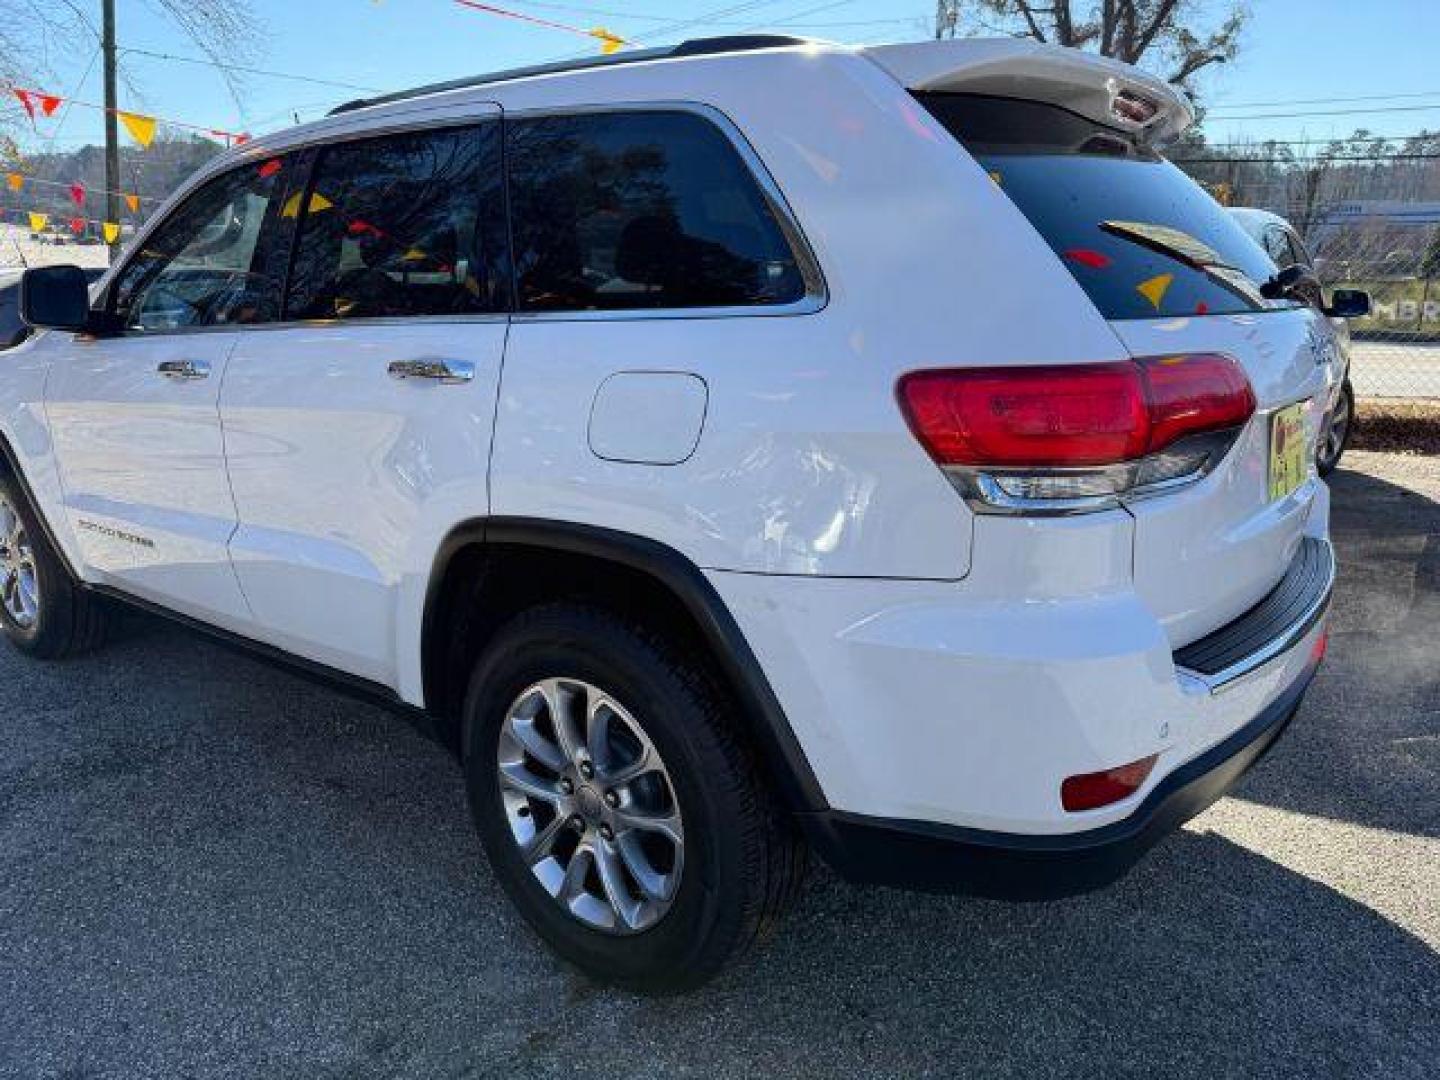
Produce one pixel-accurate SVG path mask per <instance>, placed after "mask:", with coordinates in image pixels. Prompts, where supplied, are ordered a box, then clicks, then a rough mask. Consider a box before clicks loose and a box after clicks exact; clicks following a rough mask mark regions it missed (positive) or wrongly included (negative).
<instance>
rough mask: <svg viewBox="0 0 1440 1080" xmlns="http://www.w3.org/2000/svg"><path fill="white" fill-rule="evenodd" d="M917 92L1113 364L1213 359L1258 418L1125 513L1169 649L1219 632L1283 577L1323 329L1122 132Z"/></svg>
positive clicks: (1163, 164)
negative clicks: (1244, 388)
mask: <svg viewBox="0 0 1440 1080" xmlns="http://www.w3.org/2000/svg"><path fill="white" fill-rule="evenodd" d="M919 96H920V99H921V101H922V102H923V103H924V104H925V105H926V107H927V108H928V109H929V110H930V111H931V113H932V114H933V115H934V116H935V117H936V118H937V119H939V120H940V121H941V123H943V124H944V125H945V127H946V128H947V130H949V131H950V132H951V133H952V134H954V135H955V136H956V137H957V138H959V139H960V141H961V142H962V143H963V144H964V145H965V146H966V148H967V149H968V150H970V152H971V153H972V154H973V155H974V156H975V157H976V159H977V160H978V161H979V162H980V164H981V165H982V166H983V167H984V168H985V169H986V170H987V171H988V172H989V174H990V176H991V178H992V179H993V180H994V182H995V183H996V184H997V185H999V186H1000V187H1001V189H1002V190H1004V191H1005V193H1006V194H1007V195H1008V196H1009V197H1010V198H1011V200H1012V201H1013V202H1014V203H1015V204H1016V205H1017V206H1018V207H1019V208H1020V210H1021V211H1022V212H1023V213H1024V214H1025V216H1026V217H1027V218H1028V219H1029V221H1030V223H1031V225H1033V226H1034V227H1035V229H1036V230H1037V231H1038V232H1039V233H1040V234H1041V236H1042V237H1044V239H1045V240H1046V241H1047V242H1048V243H1049V244H1050V246H1051V248H1052V249H1053V250H1054V252H1055V256H1056V258H1057V259H1059V260H1060V261H1061V262H1062V263H1063V264H1064V265H1065V267H1066V268H1067V270H1069V271H1070V273H1071V274H1073V276H1074V277H1075V279H1076V281H1077V282H1078V283H1079V284H1080V285H1081V287H1082V288H1084V290H1085V292H1086V293H1087V295H1088V296H1089V297H1090V299H1091V301H1092V302H1093V303H1094V304H1095V306H1096V308H1097V309H1098V310H1099V311H1100V313H1101V314H1102V315H1103V316H1104V317H1105V318H1106V319H1107V320H1108V321H1109V323H1110V326H1111V328H1112V330H1113V331H1114V333H1115V335H1116V338H1117V353H1118V354H1119V355H1122V356H1123V355H1124V354H1126V353H1128V354H1129V355H1130V356H1132V357H1136V358H1140V357H1180V356H1185V355H1188V354H1206V353H1210V354H1223V355H1225V356H1229V357H1232V358H1233V359H1235V360H1236V361H1238V362H1239V364H1240V365H1241V367H1242V368H1243V369H1244V371H1245V373H1246V375H1247V377H1248V378H1249V380H1250V383H1251V386H1252V388H1253V389H1254V392H1255V397H1256V400H1257V404H1258V410H1257V413H1256V415H1255V416H1254V417H1253V418H1252V419H1251V420H1250V422H1249V423H1248V424H1247V425H1246V427H1245V429H1244V430H1243V432H1242V433H1241V434H1240V436H1239V438H1238V439H1237V441H1236V442H1235V444H1234V446H1233V447H1232V448H1231V450H1230V451H1229V453H1228V454H1227V455H1226V456H1225V457H1224V459H1223V460H1222V461H1221V462H1220V463H1219V464H1218V465H1217V466H1215V467H1214V469H1213V471H1212V472H1211V473H1210V474H1209V475H1208V476H1206V477H1205V478H1204V479H1202V480H1200V481H1199V482H1198V483H1194V484H1192V485H1190V486H1186V487H1184V488H1182V489H1180V490H1176V491H1171V492H1163V493H1160V494H1157V495H1153V496H1151V497H1148V498H1144V499H1136V500H1133V501H1131V502H1129V503H1128V504H1127V509H1128V510H1129V512H1130V513H1131V515H1132V516H1133V517H1134V519H1135V523H1136V524H1135V541H1134V545H1135V546H1134V574H1135V586H1136V589H1137V591H1138V592H1139V594H1140V595H1141V596H1142V597H1143V598H1144V599H1145V600H1146V602H1147V603H1148V604H1149V605H1150V607H1151V608H1152V610H1153V611H1154V613H1155V614H1156V616H1157V617H1158V618H1159V619H1160V620H1161V621H1162V622H1163V623H1164V624H1165V626H1166V628H1167V630H1168V632H1169V634H1170V636H1171V638H1172V640H1173V641H1174V642H1175V643H1176V644H1177V645H1180V644H1185V643H1187V642H1189V641H1191V640H1194V639H1195V638H1197V637H1200V636H1202V635H1204V634H1206V633H1208V632H1209V631H1210V630H1213V629H1215V628H1216V627H1218V626H1220V625H1223V624H1224V623H1226V622H1228V621H1230V620H1231V619H1233V618H1235V617H1236V616H1237V615H1239V614H1241V613H1242V612H1244V611H1245V610H1246V609H1247V608H1249V607H1250V606H1251V605H1253V604H1254V603H1255V602H1256V601H1258V600H1259V599H1260V598H1261V597H1263V596H1264V595H1265V593H1266V592H1268V591H1269V590H1270V589H1271V588H1273V587H1274V585H1275V584H1276V582H1278V581H1279V580H1280V578H1281V577H1282V576H1283V574H1284V573H1285V570H1286V568H1287V567H1288V566H1289V564H1290V561H1291V559H1292V558H1293V557H1294V554H1295V552H1296V549H1297V548H1298V546H1299V543H1300V539H1301V536H1302V535H1303V532H1304V530H1305V527H1306V522H1307V519H1308V517H1309V513H1310V508H1311V504H1312V502H1313V501H1314V500H1315V498H1316V496H1317V493H1318V487H1319V481H1318V480H1317V479H1316V478H1315V476H1314V470H1313V466H1312V464H1311V463H1312V461H1313V452H1314V446H1315V438H1316V433H1317V431H1318V427H1319V421H1320V418H1321V417H1322V416H1323V413H1324V409H1325V403H1326V388H1327V377H1328V376H1327V369H1326V364H1325V359H1326V357H1327V356H1328V355H1329V354H1330V352H1331V351H1333V350H1332V349H1331V347H1330V340H1331V338H1330V335H1331V330H1330V328H1329V326H1328V324H1327V322H1326V320H1325V319H1324V318H1323V317H1322V316H1321V315H1320V314H1319V312H1317V311H1316V310H1315V309H1314V308H1313V307H1310V306H1308V305H1307V304H1305V303H1304V302H1303V301H1302V300H1300V299H1291V298H1282V299H1267V298H1266V296H1265V295H1264V294H1265V293H1266V292H1269V291H1271V290H1269V289H1265V288H1264V286H1265V284H1266V283H1267V282H1269V281H1270V279H1271V278H1273V276H1274V275H1275V274H1276V273H1277V271H1278V269H1279V267H1278V266H1277V264H1276V262H1275V261H1274V260H1272V259H1271V258H1269V257H1268V256H1267V255H1266V253H1265V251H1264V250H1262V248H1261V247H1260V246H1259V245H1257V244H1256V243H1254V242H1253V241H1252V240H1251V238H1250V237H1249V236H1248V235H1246V233H1245V232H1244V231H1243V229H1242V228H1241V227H1240V226H1239V225H1238V224H1237V223H1236V222H1235V221H1234V219H1233V218H1232V217H1231V216H1230V215H1229V214H1228V213H1227V212H1226V211H1225V210H1224V209H1223V208H1222V207H1221V206H1220V205H1219V204H1218V203H1216V202H1215V200H1214V199H1213V198H1211V197H1210V196H1209V195H1208V194H1206V193H1205V192H1204V191H1203V190H1202V189H1201V188H1200V187H1199V186H1198V185H1196V184H1195V183H1194V182H1193V181H1191V180H1190V179H1189V178H1188V177H1186V176H1185V175H1184V174H1183V173H1181V172H1180V171H1179V170H1178V169H1177V168H1176V167H1175V166H1174V165H1172V164H1170V163H1169V162H1167V161H1165V160H1164V159H1163V158H1161V157H1160V156H1159V155H1158V154H1156V153H1155V152H1154V151H1152V150H1150V149H1149V148H1148V147H1146V146H1145V145H1144V144H1143V143H1142V142H1140V141H1138V140H1137V139H1136V138H1135V137H1134V136H1133V135H1130V134H1127V133H1126V132H1124V131H1122V130H1119V129H1117V128H1111V127H1108V126H1106V125H1102V124H1100V123H1097V122H1096V121H1094V120H1092V119H1088V118H1085V117H1082V116H1080V115H1078V114H1076V113H1074V112H1071V111H1068V110H1066V109H1064V108H1061V107H1059V106H1056V105H1050V104H1043V103H1038V102H1031V101H1020V100H1014V99H1008V98H997V97H988V96H978V95H968V94H921V95H919ZM1038 314H1039V313H1037V315H1038Z"/></svg>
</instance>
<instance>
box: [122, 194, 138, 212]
mask: <svg viewBox="0 0 1440 1080" xmlns="http://www.w3.org/2000/svg"><path fill="white" fill-rule="evenodd" d="M125 205H126V206H128V207H129V208H130V212H131V213H132V214H138V213H139V212H140V196H139V195H126V196H125Z"/></svg>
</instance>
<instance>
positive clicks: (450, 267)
mask: <svg viewBox="0 0 1440 1080" xmlns="http://www.w3.org/2000/svg"><path fill="white" fill-rule="evenodd" d="M498 128H499V125H498V124H495V123H486V124H482V125H479V126H476V127H468V128H457V129H448V130H443V131H419V132H406V133H404V134H399V135H389V136H385V137H383V138H375V139H366V140H363V141H360V142H354V143H343V144H340V145H336V146H327V147H324V148H322V149H321V151H320V154H319V158H318V159H317V161H316V163H315V169H314V172H313V174H312V176H311V179H310V184H309V186H308V188H307V189H306V190H304V191H299V192H295V193H293V194H291V195H290V197H289V198H288V199H287V200H286V204H285V206H284V208H283V209H282V210H281V214H282V216H284V217H296V216H299V217H300V232H299V236H298V237H297V239H296V244H295V256H294V263H293V265H292V268H291V273H290V287H289V293H288V295H287V296H286V302H285V317H286V318H287V319H360V318H401V317H413V316H423V315H465V314H478V313H485V312H492V311H500V310H504V309H505V307H506V306H507V292H506V288H507V278H508V273H507V271H506V267H505V261H504V257H503V253H504V248H505V243H504V239H505V238H504V199H503V195H502V192H501V186H500V185H501V172H500V134H499V130H498Z"/></svg>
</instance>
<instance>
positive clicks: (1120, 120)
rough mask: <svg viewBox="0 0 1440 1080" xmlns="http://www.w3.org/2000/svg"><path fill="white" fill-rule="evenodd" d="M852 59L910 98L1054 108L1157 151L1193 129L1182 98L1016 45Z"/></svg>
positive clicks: (1151, 82)
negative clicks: (878, 70) (936, 96)
mask: <svg viewBox="0 0 1440 1080" xmlns="http://www.w3.org/2000/svg"><path fill="white" fill-rule="evenodd" d="M860 52H861V53H862V54H863V55H865V56H866V57H868V58H869V59H870V60H872V61H874V62H875V63H876V64H878V65H880V67H882V68H884V69H885V70H886V71H887V72H889V73H890V75H891V76H893V77H894V78H895V79H897V80H898V81H899V82H900V83H902V84H903V85H904V86H905V88H906V89H907V90H910V91H912V92H916V93H919V92H922V91H923V92H929V93H952V94H990V95H993V96H995V97H1010V98H1021V99H1024V100H1026V101H1040V102H1044V103H1046V104H1050V105H1060V106H1062V107H1064V108H1066V109H1069V110H1070V111H1072V112H1076V113H1079V114H1080V115H1081V116H1084V117H1088V118H1089V119H1091V120H1095V121H1096V122H1098V123H1102V124H1106V125H1108V126H1110V127H1118V128H1121V129H1124V130H1126V131H1129V132H1131V133H1133V134H1135V135H1136V136H1138V137H1140V138H1141V139H1142V140H1143V141H1145V142H1146V143H1149V144H1151V145H1155V146H1159V145H1164V144H1165V143H1168V142H1172V141H1174V140H1175V139H1176V138H1177V137H1179V135H1180V134H1181V133H1182V132H1183V131H1184V130H1185V129H1186V128H1188V127H1189V126H1190V125H1191V124H1192V123H1194V122H1195V109H1194V107H1193V106H1192V105H1191V104H1190V99H1189V98H1188V97H1186V96H1185V94H1184V92H1183V91H1181V90H1179V89H1177V88H1176V87H1174V86H1171V85H1170V84H1169V83H1166V82H1163V81H1161V80H1160V79H1157V78H1155V76H1153V75H1148V74H1146V73H1145V72H1143V71H1141V70H1140V69H1139V68H1136V67H1132V66H1131V65H1129V64H1122V63H1120V62H1119V61H1118V60H1111V59H1109V58H1108V57H1104V56H1096V55H1095V54H1094V53H1087V52H1081V51H1080V50H1079V49H1065V48H1061V47H1059V46H1056V45H1043V44H1041V43H1040V42H1038V41H1029V40H1025V39H1019V38H1001V39H997V40H968V41H966V40H956V41H922V42H914V43H911V44H906V45H875V46H871V47H869V48H865V49H861V50H860Z"/></svg>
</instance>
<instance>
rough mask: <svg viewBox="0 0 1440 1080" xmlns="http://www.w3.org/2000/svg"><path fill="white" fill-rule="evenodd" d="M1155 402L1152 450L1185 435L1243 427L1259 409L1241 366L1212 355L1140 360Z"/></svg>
mask: <svg viewBox="0 0 1440 1080" xmlns="http://www.w3.org/2000/svg"><path fill="white" fill-rule="evenodd" d="M1139 366H1140V370H1141V371H1142V372H1143V373H1144V375H1145V390H1146V394H1145V396H1146V398H1147V399H1148V400H1149V406H1150V440H1149V446H1148V447H1147V448H1146V452H1147V453H1151V454H1153V453H1155V452H1156V451H1158V450H1163V449H1164V448H1165V447H1167V446H1169V445H1171V444H1172V443H1174V442H1176V441H1178V440H1180V439H1183V438H1184V437H1185V436H1186V435H1195V434H1198V433H1200V432H1202V431H1221V430H1224V429H1225V428H1235V427H1239V426H1240V425H1241V424H1243V423H1245V421H1246V420H1249V419H1250V417H1251V415H1252V414H1253V413H1254V412H1255V392H1254V391H1253V390H1251V389H1250V380H1249V379H1247V378H1246V377H1245V373H1244V372H1243V371H1241V370H1240V365H1239V364H1237V363H1236V362H1235V361H1234V360H1232V359H1230V357H1228V356H1213V355H1210V354H1208V353H1202V354H1199V355H1191V356H1155V357H1150V358H1148V359H1145V360H1141V361H1139Z"/></svg>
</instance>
